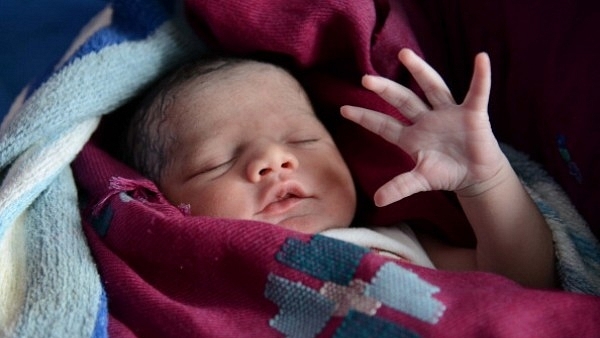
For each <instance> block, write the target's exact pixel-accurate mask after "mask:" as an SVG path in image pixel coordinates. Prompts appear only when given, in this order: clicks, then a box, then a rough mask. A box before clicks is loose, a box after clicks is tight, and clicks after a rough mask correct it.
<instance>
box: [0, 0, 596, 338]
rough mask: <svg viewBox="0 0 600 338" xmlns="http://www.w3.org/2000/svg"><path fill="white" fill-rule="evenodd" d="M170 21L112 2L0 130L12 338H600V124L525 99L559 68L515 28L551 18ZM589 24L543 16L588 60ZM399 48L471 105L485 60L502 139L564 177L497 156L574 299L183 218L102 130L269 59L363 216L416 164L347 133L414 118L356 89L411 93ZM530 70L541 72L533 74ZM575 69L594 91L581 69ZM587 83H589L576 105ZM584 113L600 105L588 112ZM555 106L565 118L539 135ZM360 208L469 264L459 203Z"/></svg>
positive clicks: (238, 6)
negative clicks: (222, 58)
mask: <svg viewBox="0 0 600 338" xmlns="http://www.w3.org/2000/svg"><path fill="white" fill-rule="evenodd" d="M178 5H181V4H180V3H179V2H177V1H167V0H146V1H141V0H135V1H129V0H115V1H111V2H110V3H109V5H108V6H107V8H106V9H105V10H104V11H103V12H102V13H100V14H99V16H98V18H97V19H96V21H94V23H93V24H92V25H90V26H89V27H88V28H87V30H86V31H84V32H82V34H81V35H80V37H79V38H78V39H77V40H76V41H75V43H74V46H73V47H72V48H71V49H70V50H69V53H68V54H67V55H66V56H65V57H64V58H63V60H61V62H60V63H59V64H58V65H57V66H56V67H55V68H54V69H53V70H52V71H51V72H50V73H49V74H46V76H42V77H41V78H40V79H39V80H38V81H35V82H32V84H31V85H30V86H29V88H28V89H26V90H25V91H24V93H23V95H22V96H21V98H22V100H21V101H19V102H17V103H16V104H15V105H14V108H13V109H12V110H11V112H10V113H9V115H8V116H7V118H6V119H5V120H4V121H3V123H2V125H1V126H0V177H1V179H2V183H1V186H0V335H2V336H8V337H39V336H56V337H71V336H76V337H87V336H93V337H106V336H109V335H110V336H115V337H137V336H144V337H153V336H156V337H182V336H206V337H221V336H223V337H230V336H252V337H280V336H290V337H329V336H337V337H356V336H369V335H375V336H378V337H396V336H410V337H418V336H441V337H444V336H474V337H476V336H481V335H486V336H510V337H513V336H524V337H536V336H538V337H564V336H591V335H594V334H597V332H599V331H600V323H598V321H597V318H598V316H600V298H599V297H598V296H597V295H599V294H600V267H599V265H598V262H600V257H599V256H600V245H599V244H598V241H597V239H596V237H595V236H594V234H593V232H596V233H600V230H599V229H600V228H598V223H597V221H598V220H599V218H598V217H597V213H594V212H591V211H590V210H591V209H590V207H589V205H590V203H592V202H595V201H597V199H596V200H593V201H592V202H590V200H588V199H589V198H593V197H595V196H599V195H598V191H597V190H594V188H593V187H594V186H598V185H594V184H595V183H594V182H595V181H594V178H593V177H592V176H593V175H591V174H590V173H592V172H594V171H593V170H594V165H595V162H594V158H597V157H594V155H595V154H597V153H596V150H592V149H591V148H589V147H586V146H585V145H582V144H584V143H585V142H588V143H590V142H591V144H596V143H597V142H596V143H594V141H600V140H598V139H597V138H596V139H594V137H593V133H591V132H590V130H589V127H588V128H585V127H583V126H584V124H585V123H586V121H587V123H588V124H590V125H591V123H590V121H592V120H589V118H590V117H591V116H592V115H591V110H590V109H591V108H585V107H583V106H582V105H579V104H577V105H576V106H577V107H578V109H579V110H573V111H571V110H568V109H565V107H567V106H568V105H567V104H568V103H569V102H570V101H569V99H568V98H566V97H565V96H562V95H561V96H551V95H550V96H548V95H546V94H548V93H549V92H551V91H548V88H553V87H552V86H553V85H554V86H557V88H563V87H562V84H561V83H560V81H558V80H557V79H553V78H551V77H545V79H547V80H548V81H549V83H548V84H545V85H543V86H542V87H543V88H542V89H539V88H540V87H539V86H536V85H535V83H536V82H534V81H532V79H534V77H533V76H534V75H539V74H540V73H541V74H543V70H548V69H549V68H546V67H541V66H540V64H544V65H545V64H546V63H544V62H540V60H548V61H547V62H551V61H552V60H556V57H557V55H558V54H552V55H550V56H549V59H544V58H542V57H541V56H540V54H541V53H544V49H543V48H542V49H541V50H540V51H528V52H530V53H529V54H527V55H524V53H525V52H524V49H523V46H525V45H526V43H525V41H526V39H528V38H530V37H531V36H530V35H529V34H527V30H525V29H524V28H523V27H526V25H525V24H524V21H525V20H521V21H519V20H516V21H514V20H513V19H519V18H520V19H523V18H524V15H526V14H528V15H533V13H535V11H536V10H539V9H540V8H541V7H540V6H541V2H539V4H538V2H535V3H534V4H530V7H527V6H526V5H523V4H521V3H520V2H517V1H511V0H503V1H500V2H496V3H494V4H484V3H481V2H480V1H475V0H467V1H451V0H444V1H439V2H436V4H433V3H431V4H429V3H427V4H425V3H423V2H421V1H413V0H405V1H385V0H384V1H367V0H356V1H351V2H350V1H337V0H319V1H317V0H303V1H301V0H286V1H267V0H261V1H253V2H251V3H248V2H240V1H220V2H215V1H210V0H187V1H185V18H186V19H187V22H182V21H181V19H182V18H181V13H179V12H178V10H181V8H178ZM548 6H549V5H548ZM586 6H588V7H589V6H591V5H585V6H584V5H581V6H580V7H578V5H577V4H570V3H569V4H566V3H565V4H562V5H560V6H559V5H556V6H555V7H552V8H551V10H548V11H547V14H548V15H549V18H554V19H556V15H557V13H560V12H561V11H560V10H559V9H561V10H562V12H563V13H564V14H565V16H564V18H562V19H560V20H559V19H556V23H555V25H553V26H552V29H553V31H554V32H556V33H557V34H558V33H560V35H561V36H563V35H562V34H566V32H576V33H577V34H578V35H577V36H576V37H574V39H575V40H574V41H581V40H585V39H584V37H585V38H590V37H591V36H592V33H590V32H589V31H588V32H587V33H586V31H585V30H583V31H581V30H578V29H579V28H578V27H584V28H585V27H586V23H587V22H589V20H592V19H594V17H593V15H592V14H591V13H592V12H593V11H591V9H592V8H586ZM526 7H527V8H526ZM561 7H562V8H561ZM585 9H588V11H587V12H586V13H585V14H586V15H583V14H581V11H582V10H585ZM518 10H521V11H522V12H518ZM523 13H525V14H523ZM577 15H579V16H580V17H581V21H580V22H581V25H579V26H574V25H573V23H572V22H571V21H569V20H567V19H568V18H573V17H577ZM536 17H537V16H536ZM536 20H537V21H536ZM536 20H534V23H536V24H542V23H546V21H544V20H543V19H536ZM190 28H193V30H194V31H193V33H192V32H191V31H190ZM538 29H541V28H538V27H537V26H535V29H533V31H536V30H538ZM565 36H566V35H565ZM582 36H583V37H582ZM538 46H541V47H548V49H545V50H547V51H550V52H556V50H557V49H555V48H554V46H553V48H549V46H545V45H544V44H542V43H541V42H538ZM402 47H410V48H412V49H414V50H416V51H417V52H418V53H420V54H421V55H423V56H424V57H425V58H426V59H427V60H429V61H430V62H431V63H432V64H433V66H434V67H436V68H438V69H440V71H441V72H442V75H444V77H445V78H447V79H448V83H449V84H450V85H451V87H452V89H453V90H454V89H456V93H458V94H460V93H461V92H464V90H465V88H466V87H465V86H466V85H468V79H469V78H470V66H471V64H470V62H472V57H473V55H474V53H475V52H476V51H479V50H481V49H488V48H489V52H490V54H491V55H492V64H493V65H495V66H494V67H495V68H494V91H493V94H492V101H491V102H490V113H491V118H492V122H493V124H494V126H498V127H497V128H498V131H499V135H500V136H501V138H502V140H503V141H508V142H507V143H509V144H511V145H515V147H516V148H517V149H519V150H526V151H527V152H528V153H531V154H534V155H533V159H534V160H536V161H539V162H541V163H542V165H543V168H544V169H548V170H549V171H550V174H551V176H552V177H553V178H554V179H553V178H551V176H550V175H548V174H547V173H546V172H545V171H544V170H542V169H541V167H539V166H537V165H535V164H534V163H533V162H532V161H530V160H529V159H528V158H527V157H526V156H524V155H522V154H521V153H520V152H518V151H516V150H514V149H512V148H509V147H507V148H505V149H504V150H505V152H506V154H507V156H508V157H509V159H510V160H511V163H512V164H513V166H514V167H515V170H516V171H517V173H518V174H519V175H520V177H521V179H522V180H523V182H524V184H525V185H526V186H527V187H528V191H529V192H530V194H531V196H532V197H533V198H534V200H535V201H536V203H537V204H538V206H539V208H540V210H541V211H542V213H543V214H544V216H545V217H546V219H547V220H548V222H549V224H550V226H551V229H552V231H553V235H554V240H555V242H556V250H557V261H558V269H559V273H560V277H561V283H562V286H563V288H564V289H565V290H566V291H572V292H566V291H558V290H556V291H541V290H530V289H526V288H523V287H520V286H518V285H517V284H515V283H513V282H511V281H509V280H507V279H505V278H502V277H498V276H495V275H492V274H486V273H481V272H465V273H456V272H448V271H438V270H432V269H427V268H423V267H417V266H412V265H408V264H405V263H402V262H399V261H395V260H394V259H391V258H386V257H383V256H381V255H378V254H376V253H373V252H369V251H367V250H365V249H363V248H360V247H358V246H354V245H351V244H348V243H345V242H341V241H337V240H334V239H330V238H326V237H324V236H320V235H314V236H310V235H304V234H299V233H295V232H292V231H289V230H286V229H281V228H277V227H273V226H272V225H269V224H263V223H257V222H250V221H235V220H224V219H215V218H210V217H191V216H188V215H187V214H186V212H185V210H182V209H180V208H178V207H176V206H172V205H170V204H169V203H168V202H167V201H166V199H165V198H164V197H163V196H162V194H161V193H160V192H159V191H158V189H157V188H156V186H155V185H154V184H153V183H152V182H150V181H148V180H147V179H145V178H143V177H141V176H140V175H139V174H138V173H137V172H136V171H134V170H132V169H131V168H129V167H127V166H126V165H125V164H123V163H122V162H120V161H119V160H118V158H117V156H116V154H114V153H113V152H112V148H111V147H110V146H108V144H110V143H111V142H112V141H114V140H113V139H112V138H114V137H115V136H114V135H116V133H115V131H116V129H118V128H121V127H122V126H119V125H118V124H114V123H113V124H111V123H110V122H107V119H106V117H104V118H103V116H104V115H106V114H109V113H113V115H114V114H127V113H128V112H127V111H126V109H125V110H124V109H118V108H120V107H122V106H123V105H124V104H125V103H127V102H129V101H130V100H132V99H134V98H135V97H136V96H137V95H138V94H139V93H141V92H142V91H143V90H144V89H145V88H146V87H148V86H149V85H150V84H151V83H152V82H153V81H155V80H156V79H158V78H159V77H160V76H161V75H163V74H164V73H166V72H167V71H168V70H169V69H171V68H172V67H173V66H175V65H177V64H180V63H182V62H184V61H185V60H187V59H189V58H191V57H197V56H200V55H202V53H203V52H205V51H206V50H207V49H208V48H211V49H214V50H224V51H227V52H229V53H233V54H236V55H239V56H248V55H257V54H260V55H268V56H271V57H274V58H276V59H278V60H283V61H285V63H286V64H288V65H290V66H291V67H292V68H293V70H294V71H296V72H297V73H298V74H299V76H300V78H301V80H302V82H303V84H305V85H306V87H307V90H308V91H309V94H310V95H311V96H312V97H313V98H314V103H315V107H316V108H317V110H318V112H319V114H320V117H322V118H323V119H324V120H325V121H326V122H327V126H328V127H329V128H330V129H331V130H332V133H333V134H334V135H335V138H336V141H337V142H338V143H339V145H340V148H341V150H342V153H343V155H344V157H345V158H346V159H347V162H348V164H349V166H350V167H351V170H352V172H353V174H354V175H355V177H356V181H357V185H358V188H359V190H360V193H361V194H362V195H364V196H366V197H367V198H368V197H369V196H371V195H372V193H373V192H374V191H375V189H376V188H377V187H378V186H379V185H380V184H381V183H383V182H384V181H386V180H387V179H389V178H390V177H392V176H393V175H396V174H397V173H398V172H401V171H403V170H408V169H410V167H411V165H412V163H411V162H410V160H409V158H408V157H407V156H406V154H404V153H403V152H402V151H401V150H399V149H397V148H395V147H391V146H390V145H388V144H386V143H385V141H383V140H381V139H379V138H377V137H374V136H373V135H370V134H368V133H366V132H364V131H362V130H360V129H359V128H356V127H355V126H351V125H349V124H347V123H346V122H344V121H342V120H341V119H340V118H339V116H338V109H339V106H340V105H341V104H354V105H361V106H365V107H369V108H372V109H378V110H381V111H384V112H386V113H388V114H390V115H392V116H395V117H397V118H399V119H402V118H403V116H402V115H401V112H397V111H395V110H393V109H391V108H390V107H389V106H388V105H387V104H386V103H385V102H383V101H382V100H380V99H378V98H377V97H375V96H374V95H373V94H370V93H368V92H366V91H364V90H362V89H361V88H360V86H359V84H360V82H359V79H360V76H361V75H362V74H364V73H377V74H381V75H384V76H387V77H390V78H392V79H394V80H397V81H399V82H402V83H403V84H406V85H408V86H410V87H412V88H415V90H416V87H415V84H414V82H413V80H412V79H411V78H410V77H409V74H408V73H407V72H406V70H405V69H403V68H402V67H400V65H399V63H398V62H397V60H396V53H397V52H398V50H399V49H400V48H402ZM592 51H595V52H594V53H591V55H592V56H595V57H597V56H600V52H598V51H597V49H596V50H592ZM561 55H562V54H561ZM588 57H589V56H584V55H583V54H582V56H581V58H582V60H584V61H585V60H588ZM569 60H570V59H569ZM586 62H587V61H585V62H582V64H583V65H586V64H587V63H586ZM527 65H529V66H530V67H531V74H529V73H527V72H521V70H522V69H523V67H525V66H527ZM565 65H570V67H571V68H572V70H573V71H574V74H579V75H581V69H580V68H579V67H576V66H577V64H576V63H568V62H567V63H565ZM511 67H516V68H511ZM594 69H595V70H594V71H596V69H598V67H595V68H594ZM583 78H584V79H585V78H587V77H583ZM519 79H524V80H522V82H519ZM570 79H571V78H570ZM568 82H569V83H567V84H572V83H573V81H572V80H570V81H568ZM567 84H565V85H567ZM583 85H591V84H590V83H582V84H580V85H579V86H577V88H581V87H582V86H583ZM513 86H514V87H513ZM528 86H529V87H531V89H529V90H526V89H527V88H528ZM583 87H585V86H583ZM544 88H545V89H546V90H544ZM582 90H584V89H582ZM521 91H522V92H521ZM417 92H418V90H417ZM524 97H526V99H525V98H524ZM577 97H578V98H581V96H577ZM511 102H512V103H511ZM527 103H529V104H527ZM553 103H556V106H557V107H562V108H561V109H563V110H564V111H565V112H558V111H557V110H556V108H552V107H553V106H552V104H553ZM583 103H585V104H589V106H590V107H595V105H594V100H591V99H589V98H588V99H586V100H584V101H583ZM548 107H550V108H548ZM508 108H510V109H508ZM546 108H548V112H549V114H551V115H550V116H551V117H552V118H553V119H552V120H551V121H548V119H544V115H543V114H544V113H545V112H546V111H545V109H546ZM574 112H576V113H574ZM569 114H572V116H571V115H569ZM575 114H577V116H575ZM575 117H577V118H575ZM519 121H522V124H519ZM533 121H544V122H543V123H539V125H540V126H538V127H537V128H536V129H535V133H534V135H535V136H536V138H535V139H533V140H531V138H529V137H524V136H523V135H524V133H523V132H522V129H523V128H526V127H527V126H528V125H531V123H533ZM547 121H548V122H547ZM581 121H583V122H581ZM98 125H100V128H97V126H98ZM513 125H516V126H517V127H518V129H519V130H520V132H519V133H516V134H515V135H511V134H510V133H509V132H508V128H509V127H512V126H513ZM544 128H546V129H544ZM94 131H95V134H94V135H93V136H91V135H92V133H94ZM578 132H579V133H580V135H579V134H578ZM578 136H581V137H585V138H584V139H580V138H578ZM557 144H558V149H557ZM536 150H541V155H540V152H539V151H536ZM552 151H554V152H556V153H553V152H552ZM555 179H556V181H555ZM557 182H558V184H557ZM578 182H579V183H578ZM561 186H562V187H566V189H565V190H566V193H565V191H563V190H562V189H561V188H560V187H561ZM362 207H364V208H365V210H367V218H368V220H369V221H370V222H372V223H373V224H376V225H386V224H390V223H391V222H397V221H400V220H412V221H413V222H416V223H417V224H420V225H421V224H422V226H427V227H430V228H435V229H437V230H438V231H439V232H440V233H442V234H443V235H444V236H446V238H447V239H448V240H449V241H450V242H453V243H457V244H461V245H473V237H472V233H471V232H470V230H469V228H468V224H467V223H466V219H465V217H464V214H463V213H462V211H461V210H460V208H459V206H458V205H457V203H456V200H455V199H454V198H452V196H451V195H450V194H447V193H444V192H431V193H424V194H418V195H416V196H413V197H411V198H407V199H406V200H403V201H401V202H399V203H397V204H395V205H393V206H392V207H389V208H384V209H380V210H376V209H375V208H374V207H373V205H372V204H365V205H364V206H362ZM579 212H581V213H582V214H583V216H584V217H582V216H581V215H580V214H579ZM586 221H587V222H586ZM532 240H534V239H532Z"/></svg>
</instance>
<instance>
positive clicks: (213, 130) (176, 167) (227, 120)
mask: <svg viewBox="0 0 600 338" xmlns="http://www.w3.org/2000/svg"><path fill="white" fill-rule="evenodd" d="M241 67H249V68H248V70H247V71H245V72H243V73H240V71H239V70H237V71H236V70H226V71H224V72H225V73H226V74H223V72H219V73H218V74H215V76H211V77H210V78H209V79H205V82H206V83H204V84H202V83H200V82H198V81H196V82H193V83H191V84H190V85H187V86H186V87H185V88H184V89H183V90H181V91H180V93H179V94H178V96H177V98H176V103H175V105H174V108H173V109H176V113H175V114H174V116H176V117H175V118H174V124H172V125H171V127H172V128H173V130H172V131H173V133H174V134H176V135H178V142H177V143H176V146H175V149H174V152H173V153H172V156H173V158H172V162H171V165H169V166H168V167H167V168H166V170H165V172H164V175H163V177H162V179H161V181H160V182H159V185H160V187H161V189H162V191H163V192H164V193H165V195H166V196H167V198H169V199H170V200H171V202H173V203H175V204H180V203H184V204H189V205H190V206H191V212H192V214H193V215H205V216H214V217H223V218H232V219H247V220H256V221H263V222H268V223H272V224H276V225H279V226H282V227H285V228H289V229H294V230H297V231H301V232H305V233H316V232H319V231H322V230H325V229H329V228H333V227H346V226H348V225H349V224H350V223H351V221H352V218H353V216H354V212H355V208H356V195H355V190H354V185H353V181H352V178H351V175H350V172H349V170H348V168H347V166H346V164H345V162H344V160H343V159H342V157H341V155H340V153H339V151H338V149H337V147H336V145H335V144H334V142H333V140H332V138H331V136H330V135H329V133H328V132H327V130H326V129H325V128H324V127H323V125H322V124H321V123H320V121H319V120H318V119H317V118H316V116H315V115H314V112H313V111H312V108H311V105H310V103H309V101H308V99H307V98H306V96H305V94H304V93H303V92H302V90H301V88H300V87H299V85H298V84H297V83H296V81H295V79H293V77H291V76H290V75H288V74H287V73H285V72H283V71H281V70H278V69H275V68H272V67H270V66H265V65H261V64H252V65H243V66H241Z"/></svg>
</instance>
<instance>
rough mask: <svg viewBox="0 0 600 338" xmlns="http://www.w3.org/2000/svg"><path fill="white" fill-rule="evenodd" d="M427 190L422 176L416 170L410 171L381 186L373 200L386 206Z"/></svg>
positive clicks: (378, 204) (376, 203)
mask: <svg viewBox="0 0 600 338" xmlns="http://www.w3.org/2000/svg"><path fill="white" fill-rule="evenodd" d="M425 190H427V185H424V184H423V181H422V178H421V176H419V175H416V174H415V172H413V171H409V172H406V173H403V174H400V175H398V176H396V177H394V178H392V179H391V180H389V181H388V182H386V183H385V184H384V185H382V186H381V187H379V189H377V191H376V192H375V195H374V196H373V201H374V202H375V205H376V206H378V207H385V206H386V205H390V204H392V203H394V202H397V201H399V200H401V199H403V198H405V197H408V196H410V195H413V194H416V193H418V192H421V191H425Z"/></svg>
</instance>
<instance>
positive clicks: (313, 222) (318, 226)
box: [275, 215, 350, 234]
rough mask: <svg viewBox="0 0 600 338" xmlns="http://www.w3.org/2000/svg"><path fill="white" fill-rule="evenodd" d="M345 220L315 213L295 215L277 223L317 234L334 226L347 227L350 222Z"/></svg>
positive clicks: (283, 226) (290, 228)
mask: <svg viewBox="0 0 600 338" xmlns="http://www.w3.org/2000/svg"><path fill="white" fill-rule="evenodd" d="M344 223H345V222H341V221H338V222H336V221H333V220H331V219H329V218H324V217H319V216H315V215H303V216H294V217H290V218H286V219H283V220H281V221H279V222H277V223H276V224H275V225H277V226H280V227H282V228H286V229H289V230H294V231H298V232H302V233H305V234H316V233H320V232H322V231H325V230H329V229H334V228H347V227H348V226H350V224H349V223H348V224H344Z"/></svg>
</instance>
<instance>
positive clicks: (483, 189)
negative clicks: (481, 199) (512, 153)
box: [454, 160, 516, 198]
mask: <svg viewBox="0 0 600 338" xmlns="http://www.w3.org/2000/svg"><path fill="white" fill-rule="evenodd" d="M515 175H516V174H515V173H514V171H513V169H512V167H511V166H510V164H509V162H508V160H506V161H505V163H504V164H502V165H501V166H500V167H499V169H498V171H497V172H496V173H495V174H494V175H493V176H491V177H490V178H488V179H486V180H484V181H481V182H478V183H475V184H472V185H469V186H467V187H464V188H461V189H457V190H455V191H454V193H455V194H456V195H457V196H458V197H459V198H473V197H477V196H480V195H482V194H485V193H488V192H490V191H492V190H494V189H495V188H496V187H499V186H502V185H503V184H504V183H505V182H509V181H510V180H511V178H512V177H513V176H515Z"/></svg>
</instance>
